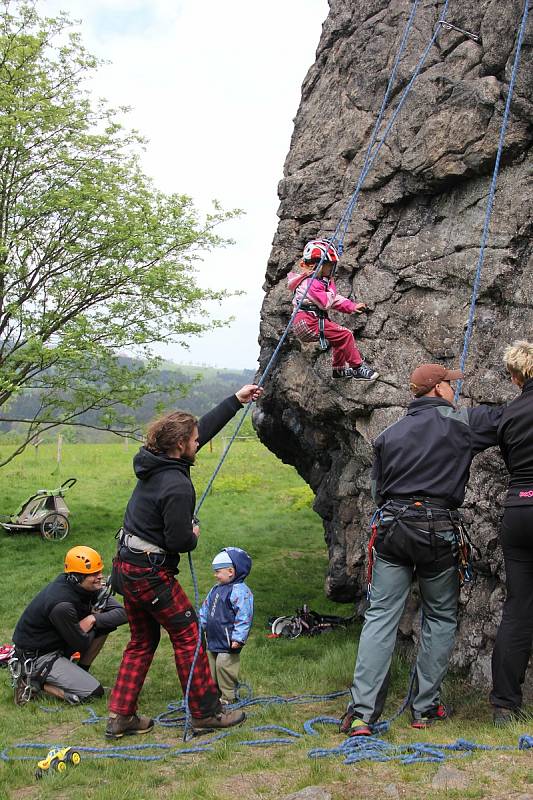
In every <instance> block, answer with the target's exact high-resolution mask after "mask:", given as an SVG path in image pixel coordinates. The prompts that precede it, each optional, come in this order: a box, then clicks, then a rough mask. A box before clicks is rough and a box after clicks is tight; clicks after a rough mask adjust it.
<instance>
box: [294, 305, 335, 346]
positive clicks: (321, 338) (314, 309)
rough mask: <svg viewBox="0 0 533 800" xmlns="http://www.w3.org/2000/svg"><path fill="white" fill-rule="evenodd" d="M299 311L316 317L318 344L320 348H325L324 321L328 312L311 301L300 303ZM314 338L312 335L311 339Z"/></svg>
mask: <svg viewBox="0 0 533 800" xmlns="http://www.w3.org/2000/svg"><path fill="white" fill-rule="evenodd" d="M300 311H306V312H307V313H308V314H313V316H314V317H318V344H319V347H320V349H321V350H327V349H328V347H329V345H328V340H327V339H326V333H325V330H324V321H325V320H327V319H329V316H328V312H327V311H325V310H324V309H323V308H320V306H315V305H314V304H313V303H305V304H303V305H301V306H300ZM295 328H296V326H295ZM315 340H316V337H315V336H314V335H313V341H315Z"/></svg>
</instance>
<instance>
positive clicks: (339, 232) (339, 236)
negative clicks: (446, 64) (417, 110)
mask: <svg viewBox="0 0 533 800" xmlns="http://www.w3.org/2000/svg"><path fill="white" fill-rule="evenodd" d="M449 1H450V0H446V2H445V3H444V7H443V9H442V12H441V15H440V17H439V20H438V22H437V24H436V26H435V30H434V32H433V36H432V37H431V39H430V40H429V42H428V44H427V46H426V49H425V50H424V52H423V53H422V56H421V57H420V59H419V61H418V64H417V65H416V67H415V69H414V72H413V75H412V76H411V79H410V81H409V83H408V84H407V86H406V87H405V89H404V90H403V92H402V95H401V97H400V100H399V102H398V105H397V106H396V108H395V109H394V112H393V114H392V116H391V118H390V120H389V122H388V124H387V126H386V128H385V130H384V132H383V136H382V137H381V139H380V140H379V142H378V145H377V147H376V149H375V150H374V152H373V153H372V154H371V150H372V147H373V146H374V143H375V141H376V137H377V134H378V129H379V126H380V124H381V121H382V119H383V115H384V113H385V107H386V100H387V99H388V96H389V94H390V90H391V88H392V83H391V82H390V81H389V84H390V85H388V86H387V89H386V92H385V97H384V98H383V103H382V105H381V110H380V113H379V116H378V119H377V121H376V125H375V127H374V131H373V133H372V137H371V142H370V145H369V147H368V150H367V154H366V158H365V160H364V163H363V167H362V169H361V172H360V175H359V178H358V180H357V185H356V187H355V190H354V192H353V194H352V196H351V197H350V199H349V201H348V205H347V206H346V209H345V211H344V214H343V215H342V217H341V219H340V221H339V224H338V225H337V227H336V229H335V233H334V234H333V237H332V240H331V241H332V243H333V244H338V247H339V248H340V250H341V251H342V249H343V243H344V237H345V236H346V231H347V230H348V225H349V224H350V221H351V219H352V215H353V212H354V209H355V205H356V203H357V200H358V198H359V193H360V191H361V187H362V185H363V183H364V181H365V179H366V176H367V175H368V173H369V172H370V170H371V169H372V166H373V164H374V161H375V160H376V158H377V156H378V154H379V152H380V150H381V148H382V147H383V145H384V144H385V141H386V140H387V137H388V135H389V133H390V132H391V130H392V128H393V126H394V123H395V122H396V119H397V117H398V114H399V113H400V111H401V110H402V108H403V105H404V103H405V101H406V100H407V96H408V95H409V92H410V91H411V89H412V87H413V84H414V82H415V81H416V79H417V78H418V76H419V74H420V71H421V69H422V67H423V66H424V64H425V61H426V58H427V57H428V55H429V52H430V50H431V48H432V47H433V45H434V43H435V40H436V39H437V36H438V35H439V32H440V29H441V26H442V25H443V23H444V22H445V19H446V14H447V12H448V4H449ZM415 12H416V6H414V7H413V9H412V11H411V17H410V18H409V22H408V24H407V26H406V29H405V32H404V36H403V38H402V42H401V44H400V50H402V51H403V48H404V47H405V43H406V42H407V37H408V35H409V31H410V28H411V25H412V22H413V21H414V14H415ZM399 55H400V56H401V53H400V51H399ZM399 61H400V58H399V57H397V59H395V62H394V68H393V70H394V74H395V73H396V70H397V67H398V63H399Z"/></svg>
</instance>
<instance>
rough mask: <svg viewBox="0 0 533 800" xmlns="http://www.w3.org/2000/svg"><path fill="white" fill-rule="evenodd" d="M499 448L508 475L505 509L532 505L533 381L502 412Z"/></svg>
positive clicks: (525, 385)
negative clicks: (506, 507)
mask: <svg viewBox="0 0 533 800" xmlns="http://www.w3.org/2000/svg"><path fill="white" fill-rule="evenodd" d="M498 444H499V445H500V450H501V453H502V456H503V460H504V461H505V464H506V466H507V469H508V470H509V472H510V478H509V491H508V492H507V497H506V500H505V505H506V506H521V505H533V378H529V379H528V380H527V381H526V382H525V383H524V386H523V388H522V394H521V395H520V396H519V397H517V398H516V400H513V401H512V403H509V405H508V406H507V408H506V409H505V410H504V412H503V414H502V418H501V421H500V424H499V426H498Z"/></svg>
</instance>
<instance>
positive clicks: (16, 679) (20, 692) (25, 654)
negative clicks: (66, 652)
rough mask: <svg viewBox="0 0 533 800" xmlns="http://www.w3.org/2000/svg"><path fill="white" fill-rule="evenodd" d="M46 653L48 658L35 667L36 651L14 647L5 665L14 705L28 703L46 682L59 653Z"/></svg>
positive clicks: (37, 656)
mask: <svg viewBox="0 0 533 800" xmlns="http://www.w3.org/2000/svg"><path fill="white" fill-rule="evenodd" d="M48 655H49V658H48V659H47V660H46V661H45V662H44V663H43V664H41V665H40V666H39V667H38V668H37V667H36V662H37V659H38V658H39V653H38V651H33V652H31V651H23V650H19V648H18V647H15V650H14V653H13V655H12V657H11V658H10V659H9V662H8V665H7V666H8V669H9V672H10V675H11V686H12V688H13V699H14V701H15V705H17V706H23V705H26V703H29V701H30V700H31V699H32V697H34V696H35V695H36V694H38V693H39V691H40V688H41V687H42V686H43V685H44V684H45V683H46V678H47V677H48V675H49V674H50V671H51V669H52V667H53V666H54V664H55V662H56V661H57V659H58V658H59V657H60V656H61V653H59V652H55V653H49V654H48Z"/></svg>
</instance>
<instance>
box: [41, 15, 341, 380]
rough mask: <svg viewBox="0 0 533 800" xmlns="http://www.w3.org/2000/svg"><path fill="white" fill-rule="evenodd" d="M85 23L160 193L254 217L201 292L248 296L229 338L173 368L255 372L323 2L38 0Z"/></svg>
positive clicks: (210, 341)
mask: <svg viewBox="0 0 533 800" xmlns="http://www.w3.org/2000/svg"><path fill="white" fill-rule="evenodd" d="M40 8H41V10H42V11H44V12H45V13H47V14H50V15H53V14H56V13H57V12H58V11H59V10H64V11H67V12H69V14H70V15H71V16H72V17H74V18H75V19H79V20H81V26H80V30H81V32H82V37H83V41H84V43H85V45H86V46H87V48H88V49H89V50H90V52H92V53H93V54H95V55H97V56H99V57H101V58H105V59H107V60H108V61H110V62H111V63H110V64H108V65H106V66H104V67H102V68H101V69H100V70H99V73H98V76H97V78H96V80H95V82H94V91H95V94H97V95H98V96H102V97H106V98H107V99H108V100H109V102H110V104H111V105H128V106H131V107H132V111H131V113H130V114H129V115H128V118H127V122H128V123H129V125H130V126H131V127H134V128H137V129H138V130H139V131H140V132H141V133H142V134H143V135H145V136H146V137H147V138H148V139H149V144H148V146H147V150H146V153H145V154H144V156H143V166H144V170H145V172H146V173H147V174H149V175H150V176H152V177H153V178H154V180H155V182H156V184H157V185H158V186H159V188H161V189H163V190H164V191H168V192H180V193H183V194H188V195H190V196H191V197H192V198H193V200H194V201H195V204H196V206H197V207H198V208H199V209H201V210H204V209H208V208H209V207H210V203H211V200H212V199H214V198H216V199H217V200H219V201H220V202H221V204H222V205H223V206H224V207H225V208H228V209H229V208H242V209H244V210H245V211H246V215H245V216H243V217H241V218H240V219H239V220H237V221H235V222H233V223H232V224H231V227H230V226H227V228H226V231H225V232H226V234H227V235H228V236H231V237H232V238H233V239H235V241H236V243H235V245H233V246H232V247H231V248H230V249H228V250H220V251H217V252H215V253H214V254H211V255H208V256H207V257H206V259H205V261H204V264H203V266H201V268H200V269H201V272H200V278H199V282H200V283H201V284H202V285H204V286H210V287H213V288H218V287H220V286H225V287H227V288H235V289H244V290H245V291H246V296H245V297H242V298H235V299H231V300H228V301H226V302H225V303H224V305H223V309H222V310H223V314H224V315H225V316H230V315H233V316H235V317H236V320H235V322H234V323H232V325H231V328H229V329H228V330H220V331H216V332H214V333H212V334H208V335H206V336H205V337H203V338H201V339H198V338H194V339H191V340H190V349H189V350H188V351H187V350H183V349H182V348H179V347H176V346H173V347H169V348H167V349H166V350H165V352H164V353H163V354H164V355H165V356H166V357H168V358H171V359H173V360H174V361H178V362H184V363H195V364H209V365H214V366H220V367H238V368H244V367H249V368H252V369H253V368H255V367H256V362H257V357H258V352H259V348H258V345H257V336H258V331H259V310H260V306H261V302H262V299H263V292H262V289H261V286H262V284H263V280H264V274H265V270H266V262H267V258H268V255H269V252H270V248H271V243H272V238H273V235H274V232H275V230H276V227H277V216H276V210H277V207H278V198H277V184H278V181H279V180H280V178H281V177H282V174H283V162H284V160H285V156H286V155H287V152H288V149H289V144H290V137H291V134H292V129H293V118H294V116H295V114H296V111H297V109H298V105H299V102H300V91H301V85H302V82H303V79H304V77H305V75H306V73H307V70H308V69H309V67H310V66H311V65H312V64H313V62H314V60H315V51H316V48H317V45H318V41H319V38H320V33H321V28H322V23H323V21H324V20H325V18H326V16H327V13H328V4H327V0H267V2H257V0H226V2H222V0H41V3H40Z"/></svg>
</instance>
